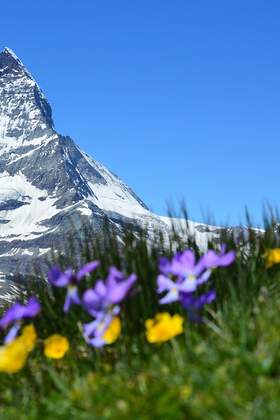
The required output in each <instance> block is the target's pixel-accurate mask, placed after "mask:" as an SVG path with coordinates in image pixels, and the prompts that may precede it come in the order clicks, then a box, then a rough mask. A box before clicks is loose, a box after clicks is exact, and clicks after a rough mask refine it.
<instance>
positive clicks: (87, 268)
mask: <svg viewBox="0 0 280 420" xmlns="http://www.w3.org/2000/svg"><path fill="white" fill-rule="evenodd" d="M99 265H100V262H99V261H92V262H89V263H87V264H85V265H84V266H83V267H82V268H81V269H80V270H79V271H78V273H77V280H78V281H80V280H81V279H82V278H83V277H84V276H85V275H87V274H90V273H92V272H93V271H94V270H96V269H97V267H99Z"/></svg>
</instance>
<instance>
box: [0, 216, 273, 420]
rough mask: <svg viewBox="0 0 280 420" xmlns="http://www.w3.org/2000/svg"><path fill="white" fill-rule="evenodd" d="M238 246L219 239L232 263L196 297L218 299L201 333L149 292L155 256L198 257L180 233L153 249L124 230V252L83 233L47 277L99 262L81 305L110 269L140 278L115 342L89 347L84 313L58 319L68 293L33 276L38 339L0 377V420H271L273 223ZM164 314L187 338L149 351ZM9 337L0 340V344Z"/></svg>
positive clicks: (86, 281)
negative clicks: (48, 349) (48, 344)
mask: <svg viewBox="0 0 280 420" xmlns="http://www.w3.org/2000/svg"><path fill="white" fill-rule="evenodd" d="M244 236H246V237H239V238H238V241H237V240H236V238H233V237H232V235H231V234H230V233H225V235H224V237H223V238H221V243H222V242H223V243H226V244H227V250H228V251H234V252H235V253H236V258H235V261H234V262H233V263H232V264H230V265H229V266H227V267H218V268H216V269H214V270H213V272H212V273H211V277H210V278H209V280H208V281H207V282H205V283H204V284H202V285H201V286H200V288H199V290H198V293H202V292H207V291H208V290H210V289H213V288H214V289H215V291H216V294H217V298H216V300H214V301H213V302H212V303H209V304H208V305H205V306H204V307H203V308H202V310H201V311H200V312H201V317H202V318H203V320H202V321H201V322H193V320H192V319H190V317H189V316H188V313H187V311H186V310H185V309H184V308H183V307H182V305H181V304H180V302H173V303H170V304H166V305H161V304H160V303H159V294H158V293H157V277H158V275H159V267H158V264H159V257H160V256H166V257H168V258H172V257H173V255H174V253H175V252H176V251H183V250H185V249H192V250H193V251H194V252H195V253H196V256H197V258H198V257H199V256H200V255H201V251H200V250H199V249H198V248H197V246H196V245H195V243H194V241H193V240H192V238H190V237H189V236H188V233H187V224H186V229H185V232H184V234H182V232H180V233H178V232H176V231H175V230H174V231H173V234H172V235H171V237H170V239H169V244H166V243H164V240H163V238H162V237H161V235H158V236H155V237H154V238H153V240H151V239H150V238H147V235H146V234H145V232H139V234H138V235H137V237H136V236H135V235H134V234H133V233H132V232H130V231H129V230H128V231H127V232H125V233H124V234H123V237H122V240H121V241H119V240H118V239H117V238H116V237H115V236H114V234H113V233H111V232H109V231H108V232H107V235H106V236H105V238H101V237H96V236H95V235H93V234H92V233H91V232H90V230H89V229H85V230H84V234H83V239H82V240H81V241H80V242H75V241H71V240H70V239H69V240H66V239H65V242H64V245H63V246H61V254H60V255H58V254H55V253H54V255H53V257H52V261H50V262H49V266H50V268H51V267H52V266H54V265H59V266H60V267H61V269H62V270H66V269H67V267H69V266H71V267H73V268H74V269H75V270H76V269H78V267H80V266H81V265H82V264H84V263H86V262H89V261H93V260H99V261H100V266H99V267H98V268H97V269H96V270H95V271H94V272H93V273H92V274H91V275H88V276H86V277H84V278H83V280H81V281H80V282H79V295H80V296H82V295H83V293H84V292H85V290H86V289H87V288H89V287H92V286H93V285H94V284H95V283H96V281H97V280H98V279H100V278H105V277H106V275H107V272H108V267H110V266H112V265H113V266H115V267H117V268H118V269H119V270H121V271H122V272H123V273H125V274H126V275H127V276H128V275H130V274H131V273H135V274H136V275H137V278H138V280H137V282H135V284H134V286H133V288H132V291H131V293H129V294H128V296H127V298H126V299H124V300H123V301H122V303H121V305H120V306H121V311H120V314H119V318H120V320H121V332H120V334H119V335H118V337H117V339H116V340H115V341H114V342H113V343H112V344H108V345H104V346H103V347H101V348H97V347H94V346H92V345H90V344H88V343H87V342H86V341H85V339H84V337H83V323H87V322H90V320H91V316H90V315H89V314H88V313H87V312H86V311H85V310H83V308H81V306H80V305H73V306H71V308H70V310H69V312H67V313H65V312H64V311H63V305H64V300H65V294H66V290H65V288H63V287H54V286H51V285H50V284H49V283H48V282H47V279H46V276H43V275H42V274H41V273H36V274H32V275H30V282H29V288H28V292H27V295H29V296H36V297H37V299H38V300H39V302H40V304H41V311H40V313H39V314H38V315H37V316H36V317H34V319H32V324H33V325H34V327H35V330H36V332H37V336H38V338H37V340H36V345H35V346H34V349H33V350H32V351H30V353H29V354H28V358H27V360H26V363H24V366H23V367H22V369H20V370H19V371H18V372H15V373H7V372H4V371H3V372H0V418H1V419H3V420H9V419H11V420H14V419H18V420H21V419H26V420H27V419H28V420H31V419H42V420H43V419H56V420H58V419H69V420H70V419H85V420H87V419H91V420H92V419H137V420H138V419H139V420H146V419H147V420H148V419H153V420H157V419H164V420H167V419H205V418H207V419H209V420H210V419H211V420H212V419H213V420H214V419H215V420H216V419H217V420H218V419H242V420H247V419H248V420H249V419H250V420H251V419H256V420H257V419H259V420H264V419H279V418H280V398H279V395H280V316H279V313H280V264H277V263H275V264H270V265H268V263H267V258H266V255H267V251H268V250H271V249H277V248H279V246H280V236H279V234H278V231H277V224H275V223H274V222H272V221H271V220H270V221H269V220H266V222H265V232H263V233H262V234H261V235H260V234H258V233H256V232H255V231H254V230H250V229H249V230H248V231H247V232H246V235H244ZM218 245H219V244H217V243H209V244H208V247H209V249H217V247H218ZM24 300H26V296H25V295H24V296H19V301H21V302H23V301H24ZM5 310H6V308H3V309H2V310H1V311H2V313H4V312H5ZM162 312H168V313H169V314H171V315H174V314H178V315H179V316H180V317H182V318H183V331H182V332H181V333H180V334H178V335H176V336H175V337H173V338H171V339H168V340H166V341H164V342H149V341H148V340H147V335H146V327H145V322H146V320H147V319H151V318H153V317H154V316H155V315H156V314H157V313H162ZM1 316H2V315H1ZM30 323H31V321H30V320H25V321H24V325H25V324H30ZM6 333H7V331H6V330H5V331H4V330H3V331H2V332H1V340H2V343H3V340H4V337H5V335H6ZM52 334H60V335H61V336H63V337H65V338H66V339H67V341H68V343H69V349H68V351H66V352H65V355H64V356H63V357H61V358H57V359H55V358H49V357H46V355H45V353H44V345H45V344H44V340H45V339H46V338H47V337H49V336H51V335H52ZM2 349H3V347H2ZM0 358H1V357H0ZM0 366H1V363H0Z"/></svg>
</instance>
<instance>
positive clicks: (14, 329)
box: [4, 323, 20, 344]
mask: <svg viewBox="0 0 280 420" xmlns="http://www.w3.org/2000/svg"><path fill="white" fill-rule="evenodd" d="M19 329H20V324H19V323H17V324H15V325H14V326H13V327H12V328H11V329H10V331H9V332H8V334H7V335H6V337H5V340H4V344H9V343H10V342H11V341H13V340H14V339H15V338H16V336H17V335H18V332H19Z"/></svg>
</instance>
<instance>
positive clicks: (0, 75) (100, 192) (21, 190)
mask: <svg viewBox="0 0 280 420" xmlns="http://www.w3.org/2000/svg"><path fill="white" fill-rule="evenodd" d="M85 221H87V222H88V221H90V223H91V225H92V227H93V230H94V231H95V232H100V231H101V230H102V227H103V226H104V223H105V222H106V223H107V224H109V225H110V226H111V227H112V229H115V230H116V232H118V231H120V229H121V228H122V227H123V226H124V225H126V224H130V225H131V224H133V225H135V226H136V227H137V226H138V227H147V228H148V229H149V230H155V229H156V230H161V231H163V232H165V233H167V232H168V231H169V230H170V227H169V225H168V223H166V221H165V220H164V219H161V218H160V217H159V216H157V215H155V214H153V213H151V212H150V211H149V209H148V208H147V206H146V205H145V204H144V203H143V201H142V200H141V199H140V198H139V197H138V196H137V195H136V194H135V193H134V192H133V191H132V190H131V188H129V187H128V186H127V185H126V184H125V183H124V182H123V181H122V180H121V179H120V178H119V177H117V176H116V175H114V174H113V173H112V172H111V171H109V170H108V169H107V168H106V167H105V166H104V165H102V164H101V163H99V162H97V161H95V160H94V159H93V158H91V157H90V156H89V155H87V154H86V153H85V152H83V151H82V150H81V149H80V147H79V146H77V145H76V144H75V142H74V141H73V140H72V138H71V137H69V136H63V135H61V134H59V133H58V132H57V131H56V130H55V128H54V122H53V119H52V110H51V106H50V105H49V103H48V101H47V99H46V97H45V95H44V94H43V92H42V90H41V89H40V87H39V85H38V84H37V82H36V81H35V80H34V78H33V77H32V75H31V73H30V72H29V71H28V70H27V69H26V68H25V66H24V64H23V63H22V61H21V60H20V59H18V57H17V56H16V55H15V53H14V52H13V51H12V50H10V49H9V48H5V49H4V51H3V52H2V53H0V273H2V276H4V277H5V278H8V277H9V276H10V275H12V273H13V270H14V269H15V267H18V266H19V265H20V267H21V272H22V273H25V272H28V269H30V264H31V263H32V262H34V259H36V260H40V259H42V258H43V257H44V255H46V254H47V253H48V252H49V251H50V250H51V249H55V246H56V245H57V243H58V238H60V237H62V236H63V235H66V234H67V233H69V232H70V231H71V229H72V226H73V222H74V223H76V225H77V226H80V225H81V224H82V223H84V222H85ZM203 237H205V238H206V236H205V235H203ZM0 280H1V279H0ZM0 294H1V291H0Z"/></svg>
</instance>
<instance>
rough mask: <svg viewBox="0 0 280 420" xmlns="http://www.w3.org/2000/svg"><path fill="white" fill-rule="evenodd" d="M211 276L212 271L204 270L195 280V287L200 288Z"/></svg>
mask: <svg viewBox="0 0 280 420" xmlns="http://www.w3.org/2000/svg"><path fill="white" fill-rule="evenodd" d="M211 274H212V270H206V271H205V272H204V273H203V274H202V275H201V276H200V277H199V278H198V279H197V282H196V283H197V286H200V285H201V284H203V283H206V282H207V281H208V280H209V278H210V276H211Z"/></svg>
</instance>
